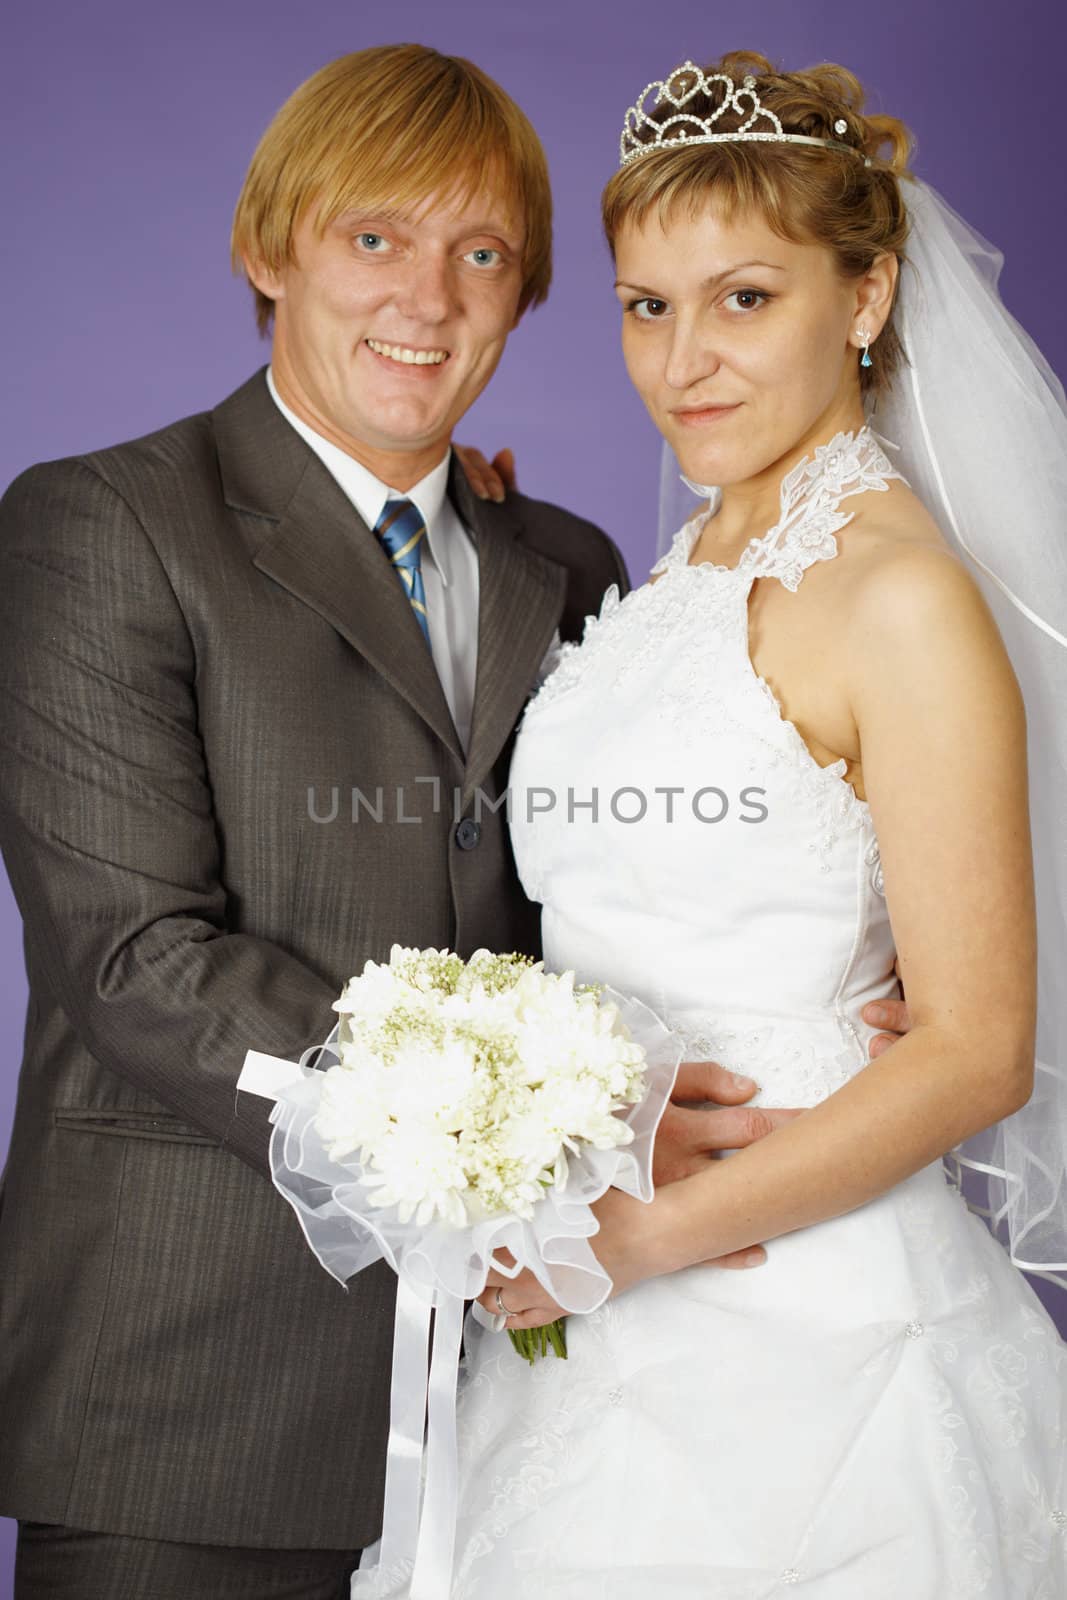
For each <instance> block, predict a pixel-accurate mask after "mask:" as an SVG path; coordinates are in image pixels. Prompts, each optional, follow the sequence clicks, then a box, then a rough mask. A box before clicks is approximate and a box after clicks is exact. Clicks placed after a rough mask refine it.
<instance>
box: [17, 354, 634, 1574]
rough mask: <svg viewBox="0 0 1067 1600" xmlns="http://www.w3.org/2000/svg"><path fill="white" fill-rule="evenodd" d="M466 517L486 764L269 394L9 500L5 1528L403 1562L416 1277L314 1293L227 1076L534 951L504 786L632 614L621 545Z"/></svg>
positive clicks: (458, 489) (258, 1138)
mask: <svg viewBox="0 0 1067 1600" xmlns="http://www.w3.org/2000/svg"><path fill="white" fill-rule="evenodd" d="M450 493H452V494H453V496H454V498H455V501H456V503H457V506H458V509H459V511H460V514H461V515H462V517H463V518H464V521H465V522H466V524H467V526H468V527H469V528H470V529H471V531H472V534H473V535H474V537H475V539H476V542H477V547H478V560H479V570H480V586H481V603H480V613H479V619H478V678H477V690H476V703H475V709H474V722H473V729H472V733H471V738H470V748H469V753H468V757H467V759H466V761H465V760H464V757H463V753H462V750H461V748H460V746H459V743H458V741H457V737H456V733H455V729H454V727H453V725H452V721H451V718H450V715H449V712H448V708H447V705H446V702H445V699H444V696H443V694H442V691H441V687H440V684H439V682H438V679H437V675H436V672H435V670H434V667H433V663H432V660H431V657H430V655H429V652H428V651H427V650H426V647H425V644H424V642H423V641H422V639H421V637H420V635H419V632H418V628H417V624H416V622H415V619H414V616H413V614H412V612H411V609H410V607H409V605H408V602H407V600H406V598H405V596H404V594H403V592H402V590H401V587H400V585H399V584H398V582H397V580H396V575H395V573H394V572H393V571H392V569H391V568H390V566H389V564H388V562H387V560H386V558H385V556H384V554H383V552H382V551H381V549H380V548H379V546H378V543H377V541H376V540H375V539H374V537H373V535H372V534H370V533H369V532H368V530H367V529H366V527H365V526H364V525H363V523H362V522H360V520H359V519H358V517H357V515H356V513H355V512H354V510H353V509H352V507H351V505H350V504H349V502H348V500H347V499H346V498H345V496H344V494H343V493H342V491H341V490H340V488H339V487H338V486H337V484H336V483H335V481H334V479H333V478H332V477H331V476H330V474H329V473H328V472H327V470H326V468H325V467H324V466H323V465H322V463H321V462H320V461H319V460H318V459H317V457H316V456H315V454H314V452H312V451H311V450H309V449H308V447H307V445H306V444H305V443H304V441H303V440H302V439H301V438H300V437H299V436H298V435H297V434H296V432H295V431H294V430H293V429H292V428H291V427H290V426H289V425H288V423H287V422H286V421H285V420H284V418H283V417H282V416H281V414H280V413H279V411H278V410H277V408H276V406H275V405H274V403H273V402H272V400H271V398H270V395H269V393H268V391H267V388H266V384H265V381H264V376H263V373H262V372H260V373H258V374H257V375H256V376H255V377H254V378H252V379H251V380H250V381H249V382H248V383H246V384H245V385H244V386H243V387H242V388H240V389H239V390H237V392H236V393H235V394H233V395H231V396H230V397H229V398H228V399H227V400H226V401H224V402H223V404H222V405H220V406H219V407H218V408H217V409H216V410H215V411H213V412H210V413H203V414H201V415H199V416H194V417H190V418H187V419H185V420H184V421H181V422H177V423H175V424H174V425H173V426H171V427H168V428H164V429H163V430H162V431H160V432H159V433H155V434H152V435H150V436H149V437H147V438H144V439H139V440H135V441H133V442H131V443H127V444H122V445H119V446H117V447H115V448H114V449H111V450H104V451H101V452H99V453H96V454H93V455H87V456H82V457H78V458H76V459H70V460H65V461H56V462H50V463H47V464H45V465H42V466H38V467H34V468H31V469H30V471H28V472H26V473H24V474H23V475H22V476H21V477H20V478H19V479H17V481H16V482H15V483H14V484H13V485H12V487H11V488H10V490H9V491H8V493H7V495H6V496H5V497H4V499H3V501H2V503H0V697H2V698H0V746H2V758H3V765H2V777H0V844H2V846H3V853H4V859H5V862H6V865H7V869H8V873H9V875H10V879H11V883H12V886H13V888H14V892H15V895H16V898H17V900H18V903H19V907H20V910H21V912H22V915H23V919H24V922H25V949H26V963H27V968H28V973H29V980H30V1004H29V1013H28V1018H27V1027H26V1042H25V1054H24V1059H23V1064H22V1073H21V1078H20V1082H19V1094H18V1105H17V1109H16V1115H15V1127H14V1134H13V1140H12V1145H11V1152H10V1157H9V1161H8V1166H7V1170H6V1173H5V1182H4V1189H3V1197H2V1210H0V1417H2V1419H3V1420H2V1423H0V1510H2V1511H3V1512H4V1513H5V1514H6V1515H8V1516H17V1517H24V1518H28V1519H32V1520H35V1521H44V1522H58V1523H66V1524H68V1525H71V1526H75V1527H82V1528H88V1529H106V1530H110V1531H114V1532H121V1533H126V1534H132V1535H139V1536H144V1537H153V1538H164V1539H173V1540H189V1541H197V1542H203V1543H218V1544H229V1545H264V1546H276V1547H311V1546H321V1547H337V1548H344V1547H359V1546H361V1545H363V1544H365V1543H367V1542H369V1541H371V1540H372V1539H374V1538H375V1537H376V1536H377V1534H378V1531H379V1518H380V1511H381V1491H382V1482H383V1470H384V1458H385V1441H386V1431H387V1413H388V1375H389V1360H390V1350H391V1340H392V1303H393V1280H392V1276H391V1274H390V1273H389V1272H388V1270H386V1269H385V1268H384V1267H379V1268H375V1269H373V1270H371V1271H369V1272H366V1273H364V1274H362V1275H361V1276H360V1277H358V1278H357V1279H354V1280H353V1281H352V1283H351V1285H350V1286H349V1288H348V1289H347V1290H346V1289H343V1288H341V1287H340V1286H339V1285H338V1284H336V1283H335V1282H334V1281H333V1280H331V1278H330V1277H329V1276H328V1275H327V1274H326V1273H325V1272H324V1271H323V1269H322V1268H321V1267H320V1266H319V1265H318V1263H317V1262H316V1261H315V1260H314V1258H313V1257H312V1255H311V1253H310V1251H309V1250H308V1248H307V1246H306V1244H305V1243H304V1240H303V1237H302V1235H301V1234H300V1231H299V1228H298V1226H297V1223H296V1220H295V1218H294V1217H293V1215H292V1213H291V1212H290V1211H289V1210H288V1208H287V1207H286V1206H285V1204H284V1202H283V1201H282V1200H281V1199H280V1198H279V1197H278V1196H277V1194H276V1193H275V1192H274V1190H273V1189H272V1188H271V1186H270V1183H269V1181H268V1178H267V1175H266V1174H267V1167H266V1155H267V1145H268V1135H269V1124H268V1121H267V1109H268V1107H267V1103H266V1102H264V1101H259V1100H254V1099H252V1098H251V1097H249V1096H247V1095H240V1096H238V1095H237V1094H236V1093H235V1089H234V1084H235V1081H236V1078H237V1075H238V1073H239V1071H240V1068H241V1063H242V1060H243V1057H244V1053H245V1050H246V1049H247V1048H249V1047H254V1048H257V1049H260V1050H265V1051H269V1052H272V1053H275V1054H278V1055H283V1056H295V1055H296V1054H298V1053H299V1052H300V1051H301V1050H303V1049H304V1048H305V1047H306V1046H308V1045H310V1044H312V1043H314V1042H316V1041H318V1040H319V1039H321V1038H322V1037H323V1036H324V1035H325V1033H326V1032H328V1030H329V1028H330V1025H331V1023H332V1021H333V1014H332V1012H331V1010H330V1006H331V1002H332V1001H333V1000H334V998H335V997H336V995H337V993H338V992H339V989H340V987H341V984H342V983H343V981H344V980H345V978H347V977H348V976H349V975H350V974H352V973H353V972H356V971H358V970H359V969H360V967H361V966H362V964H363V962H364V961H365V960H366V959H367V958H368V957H371V956H373V957H376V958H379V959H382V958H384V957H385V956H386V955H387V953H388V949H389V946H390V944H391V943H392V942H393V941H399V942H400V943H403V944H409V945H436V946H445V945H448V946H452V947H453V948H455V949H457V950H459V951H460V952H461V953H464V954H469V953H470V952H471V951H473V950H474V949H475V948H477V947H478V946H479V945H488V946H491V947H494V948H496V949H500V950H510V949H518V950H526V951H536V949H537V944H538V915H537V908H536V907H535V906H532V905H531V904H530V903H529V902H528V901H527V900H526V899H525V897H524V895H523V894H522V891H521V888H520V886H519V884H518V882H517V879H516V876H515V870H514V864H513V861H512V857H511V853H510V847H509V843H508V838H507V829H506V822H505V816H504V811H503V809H501V810H500V811H498V812H494V811H493V810H492V809H491V808H490V807H487V806H483V808H482V813H481V817H480V822H479V827H478V828H472V826H471V823H472V821H473V820H475V819H474V816H473V812H474V797H475V791H476V789H477V788H478V787H479V786H480V787H481V789H482V790H483V791H484V792H485V793H486V794H487V795H489V796H492V797H496V796H498V795H500V794H502V792H503V786H504V784H505V783H506V775H507V767H508V759H509V753H510V743H511V736H512V733H513V729H514V725H515V722H516V719H517V717H518V715H519V713H520V711H521V709H522V706H523V702H524V700H525V699H526V696H527V694H528V693H529V691H530V688H531V685H532V683H533V680H534V676H535V673H536V670H537V667H538V665H539V663H540V661H541V659H542V656H543V654H544V651H545V649H546V648H547V646H548V644H549V643H550V641H551V638H552V635H553V631H554V630H555V629H556V627H557V626H558V627H559V628H560V629H561V632H562V634H563V636H564V638H573V637H576V636H577V635H578V633H579V632H580V629H581V623H582V619H583V617H584V616H585V615H586V614H587V613H588V612H591V611H593V610H595V609H597V607H598V606H599V602H600V599H601V596H602V593H603V591H604V589H605V588H606V586H607V585H608V584H609V583H611V582H612V581H615V582H618V583H619V584H620V585H621V586H622V587H623V588H624V589H625V586H626V575H625V568H624V566H623V563H622V560H621V557H620V555H619V553H618V551H617V549H616V548H615V546H614V545H613V544H612V543H611V541H610V540H609V539H608V538H607V537H606V536H605V535H604V534H603V533H601V532H600V530H599V529H597V528H595V527H594V526H592V525H591V524H590V523H588V522H583V521H582V520H580V519H579V518H577V517H573V516H570V515H569V514H568V513H567V512H565V511H561V510H559V509H558V508H556V507H554V506H550V505H546V504H544V503H541V502H538V501H534V500H528V499H526V498H525V497H524V496H522V495H518V494H513V495H510V496H509V497H508V499H507V501H506V503H505V504H503V505H501V506H496V505H489V504H483V503H482V502H480V501H477V500H476V499H475V498H474V497H473V496H472V495H471V494H470V492H469V490H468V488H467V485H466V482H465V480H464V479H463V477H462V474H461V473H459V472H458V470H454V472H453V478H452V483H451V487H450ZM433 779H436V780H438V788H437V793H436V794H435V785H434V783H433V782H431V781H430V780H433ZM419 780H422V781H421V782H420V781H419ZM398 788H399V789H401V790H402V791H403V793H402V796H401V797H400V798H401V800H402V804H401V805H400V806H398V804H397V799H398V797H397V790H398ZM379 789H380V790H381V791H382V794H381V795H380V796H379V795H378V793H377V791H378V790H379ZM353 790H358V791H360V792H361V794H362V796H363V797H365V801H366V802H368V803H369V806H370V808H371V809H368V805H367V804H365V803H364V800H361V799H357V800H356V803H355V817H356V820H353V804H352V800H353V794H352V791H353ZM454 790H455V791H458V793H459V809H458V818H459V819H461V821H462V823H463V826H462V827H457V812H456V810H455V808H454V805H453V791H454ZM334 791H336V806H335V804H334ZM435 800H436V801H437V805H436V807H435ZM379 809H380V813H381V818H382V820H381V821H380V822H376V821H374V820H373V812H374V811H376V810H379ZM331 814H332V815H331ZM413 815H416V816H418V817H419V819H420V820H419V821H418V822H416V823H411V822H405V821H401V820H398V819H399V818H400V817H401V816H407V817H410V816H413Z"/></svg>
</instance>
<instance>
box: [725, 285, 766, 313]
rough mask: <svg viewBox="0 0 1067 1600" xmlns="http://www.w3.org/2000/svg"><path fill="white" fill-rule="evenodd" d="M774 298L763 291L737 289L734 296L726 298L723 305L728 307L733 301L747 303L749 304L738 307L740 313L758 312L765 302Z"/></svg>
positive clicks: (729, 295)
mask: <svg viewBox="0 0 1067 1600" xmlns="http://www.w3.org/2000/svg"><path fill="white" fill-rule="evenodd" d="M773 298H774V296H773V295H769V294H767V293H765V291H764V290H762V289H735V290H734V291H733V293H732V294H728V295H727V296H726V299H725V300H724V301H723V304H724V305H728V304H729V302H730V301H731V300H739V301H746V302H747V304H745V305H738V306H737V307H736V308H735V309H736V310H738V311H756V310H757V309H758V308H759V307H760V306H761V305H762V304H763V302H764V301H765V300H772V299H773Z"/></svg>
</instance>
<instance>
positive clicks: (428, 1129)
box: [316, 945, 645, 1361]
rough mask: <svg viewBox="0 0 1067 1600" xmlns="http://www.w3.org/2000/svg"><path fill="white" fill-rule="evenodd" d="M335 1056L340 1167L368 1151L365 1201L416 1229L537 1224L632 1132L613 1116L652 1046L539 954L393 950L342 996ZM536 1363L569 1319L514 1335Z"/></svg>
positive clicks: (327, 1103)
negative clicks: (593, 1154) (590, 1157)
mask: <svg viewBox="0 0 1067 1600" xmlns="http://www.w3.org/2000/svg"><path fill="white" fill-rule="evenodd" d="M334 1010H335V1011H338V1012H340V1014H341V1019H342V1020H341V1024H340V1027H339V1029H338V1036H337V1053H338V1056H339V1061H338V1063H337V1065H336V1066H332V1067H330V1068H329V1069H328V1071H327V1072H326V1073H325V1074H324V1076H323V1081H322V1086H321V1103H320V1108H319V1111H318V1114H317V1117H316V1125H317V1127H318V1131H319V1133H320V1134H321V1136H322V1139H323V1142H324V1144H325V1145H326V1148H327V1150H328V1152H329V1155H330V1158H331V1160H333V1161H337V1162H342V1163H343V1162H344V1161H345V1160H346V1158H348V1157H351V1156H355V1157H356V1158H357V1159H358V1162H359V1165H360V1168H361V1172H362V1183H363V1186H364V1188H365V1189H366V1190H367V1201H368V1204H369V1205H371V1206H374V1207H376V1208H382V1207H387V1206H395V1207H396V1211H397V1217H398V1220H399V1221H400V1222H401V1223H402V1224H404V1223H409V1222H411V1221H412V1220H414V1222H415V1223H416V1225H418V1226H422V1225H425V1224H426V1223H429V1222H431V1221H433V1219H434V1218H436V1217H439V1218H440V1219H441V1221H442V1222H445V1223H447V1224H449V1225H450V1226H453V1227H456V1228H463V1227H466V1226H468V1225H469V1224H471V1223H474V1222H479V1221H482V1220H484V1219H485V1218H487V1217H490V1216H493V1215H494V1214H498V1213H510V1214H511V1215H513V1216H516V1217H522V1218H526V1219H528V1218H530V1217H531V1216H532V1215H533V1210H534V1207H535V1206H536V1205H537V1203H538V1202H539V1201H540V1200H542V1199H543V1198H544V1195H545V1192H546V1190H549V1189H553V1190H555V1191H557V1192H559V1191H562V1190H563V1189H564V1188H565V1186H566V1183H567V1178H568V1176H569V1172H570V1165H569V1160H568V1156H579V1155H580V1154H581V1152H582V1148H583V1146H589V1147H592V1148H593V1149H596V1150H613V1149H616V1148H618V1147H619V1146H622V1145H626V1144H630V1143H632V1141H633V1137H634V1135H633V1130H632V1129H631V1128H630V1126H629V1124H628V1123H626V1122H624V1121H622V1120H620V1118H619V1117H618V1116H617V1115H616V1113H617V1112H619V1111H623V1110H625V1109H626V1108H627V1107H628V1106H633V1105H636V1104H637V1103H638V1102H639V1101H640V1100H642V1099H643V1098H644V1094H645V1077H644V1062H645V1054H644V1051H643V1050H642V1048H641V1047H640V1045H638V1044H636V1043H635V1042H634V1040H633V1039H632V1038H631V1036H630V1034H629V1031H628V1030H627V1029H626V1027H625V1025H624V1024H623V1023H622V1022H621V1020H620V1017H619V1012H618V1008H617V1007H616V1006H615V1005H613V1004H611V1003H607V1004H602V1003H601V1002H600V991H599V989H597V988H594V987H592V986H589V985H576V984H575V982H574V974H573V973H569V972H568V973H565V974H563V976H561V977H560V976H556V975H554V974H552V973H548V972H545V971H544V970H543V968H542V966H541V963H540V962H533V961H531V960H530V959H529V958H528V957H525V956H518V955H493V954H492V953H491V952H490V951H488V950H479V951H477V952H476V953H475V955H473V956H472V957H471V959H470V960H469V961H468V962H464V961H463V960H462V959H461V958H460V957H459V956H457V955H455V954H453V953H452V952H451V951H449V950H405V949H403V948H402V947H401V946H400V945H394V946H393V948H392V951H391V953H390V957H389V962H388V965H384V966H382V965H379V964H378V963H377V962H374V961H368V962H367V964H366V966H365V967H364V969H363V972H362V974H361V975H360V976H359V977H356V978H353V979H351V981H350V982H349V983H348V984H347V985H346V987H345V990H344V993H343V994H342V995H341V998H340V999H339V1000H338V1001H336V1002H335V1003H334ZM510 1337H511V1340H512V1343H513V1344H514V1345H515V1347H516V1349H518V1350H519V1351H520V1352H521V1353H522V1354H523V1355H525V1356H526V1357H527V1359H528V1360H530V1361H532V1360H533V1359H534V1356H535V1354H536V1353H543V1352H544V1350H545V1347H546V1344H548V1343H551V1345H552V1347H553V1348H554V1349H555V1351H556V1353H557V1354H558V1355H564V1354H565V1353H566V1347H565V1342H564V1338H563V1324H562V1323H561V1322H558V1323H554V1324H553V1325H552V1326H551V1328H550V1329H546V1330H542V1329H526V1330H523V1331H522V1332H514V1333H512V1334H511V1336H510Z"/></svg>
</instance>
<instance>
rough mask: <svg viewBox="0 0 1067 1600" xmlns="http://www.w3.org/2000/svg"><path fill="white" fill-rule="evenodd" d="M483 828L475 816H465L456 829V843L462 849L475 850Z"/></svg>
mask: <svg viewBox="0 0 1067 1600" xmlns="http://www.w3.org/2000/svg"><path fill="white" fill-rule="evenodd" d="M481 837H482V830H481V828H480V827H479V825H478V823H476V822H475V821H474V819H473V817H464V818H463V821H462V822H461V823H460V825H459V827H458V828H457V829H456V843H457V844H458V845H459V847H460V849H461V850H473V849H474V848H475V846H476V845H477V844H478V843H479V842H480V840H481Z"/></svg>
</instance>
